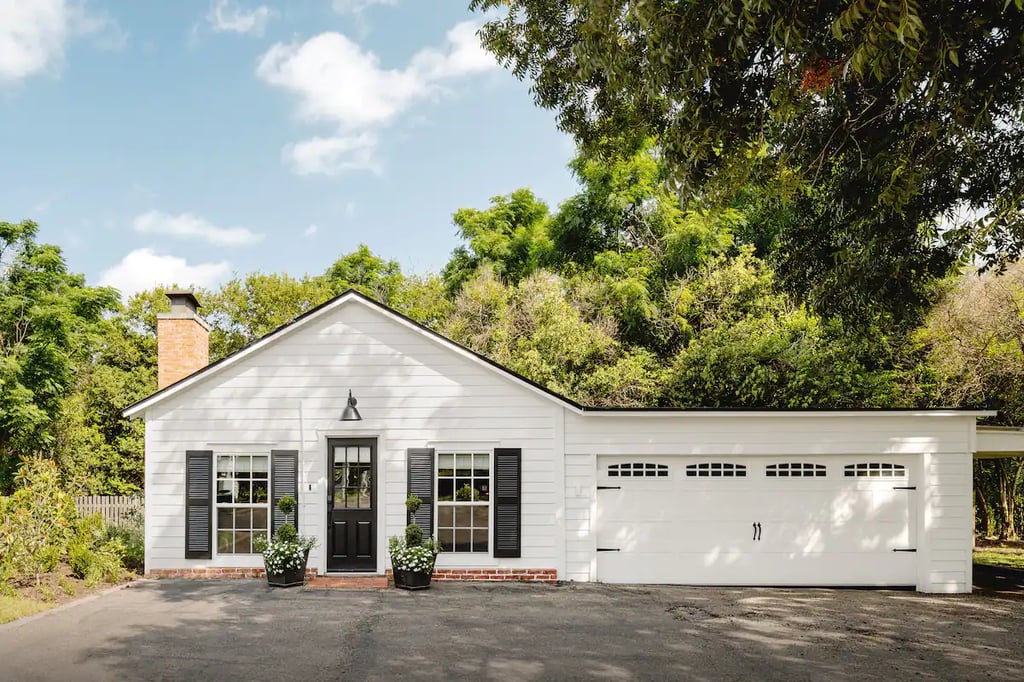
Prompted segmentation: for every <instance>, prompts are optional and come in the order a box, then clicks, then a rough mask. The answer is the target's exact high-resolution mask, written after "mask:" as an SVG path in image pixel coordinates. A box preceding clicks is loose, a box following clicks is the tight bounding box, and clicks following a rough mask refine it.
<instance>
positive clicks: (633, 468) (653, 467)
mask: <svg viewBox="0 0 1024 682" xmlns="http://www.w3.org/2000/svg"><path fill="white" fill-rule="evenodd" d="M608 476H609V477H610V478H668V465H667V464H653V463H651V462H626V463H624V464H609V465H608Z"/></svg>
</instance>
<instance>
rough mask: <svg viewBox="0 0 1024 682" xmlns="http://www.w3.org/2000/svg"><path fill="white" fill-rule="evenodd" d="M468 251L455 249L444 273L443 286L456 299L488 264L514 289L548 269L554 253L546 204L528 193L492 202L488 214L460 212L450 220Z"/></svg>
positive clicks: (521, 192) (496, 198)
mask: <svg viewBox="0 0 1024 682" xmlns="http://www.w3.org/2000/svg"><path fill="white" fill-rule="evenodd" d="M452 220H453V222H454V223H455V225H456V226H457V227H458V228H459V236H460V237H461V238H462V239H464V240H465V241H466V245H465V246H460V247H458V248H457V249H455V252H454V253H453V254H452V258H451V260H450V261H449V262H448V265H446V266H445V268H444V273H443V277H444V282H445V286H446V287H447V289H448V293H449V294H450V295H453V296H454V295H455V294H456V293H457V292H458V290H459V289H460V288H461V287H462V285H463V283H464V282H465V281H466V280H468V279H469V278H470V277H472V276H473V274H474V273H475V272H476V271H477V269H478V268H480V266H481V265H484V264H487V265H488V266H489V267H491V268H492V269H493V271H494V273H495V274H496V275H497V276H499V277H501V278H502V279H505V280H506V281H508V282H511V283H513V284H515V283H516V282H519V281H520V280H521V279H523V278H524V277H527V276H528V275H530V274H531V273H533V272H535V271H536V270H537V269H538V268H540V267H542V266H544V265H545V264H546V263H547V261H548V259H549V257H550V253H551V240H550V237H549V236H548V230H547V223H548V221H549V220H550V213H549V211H548V207H547V204H545V203H544V202H543V201H541V200H540V199H538V198H537V197H535V196H534V194H533V192H531V191H530V190H528V189H519V190H516V191H515V192H512V193H511V194H509V195H507V196H500V197H494V198H493V199H491V205H490V207H489V208H486V209H484V210H478V209H475V208H462V209H459V210H458V211H456V212H455V215H454V216H453V218H452Z"/></svg>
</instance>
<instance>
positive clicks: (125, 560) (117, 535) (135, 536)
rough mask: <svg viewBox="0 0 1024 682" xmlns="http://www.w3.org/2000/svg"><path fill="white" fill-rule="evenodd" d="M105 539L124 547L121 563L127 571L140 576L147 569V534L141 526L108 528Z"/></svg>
mask: <svg viewBox="0 0 1024 682" xmlns="http://www.w3.org/2000/svg"><path fill="white" fill-rule="evenodd" d="M105 539H106V540H108V541H110V540H116V541H118V542H120V543H121V545H122V547H124V554H123V556H122V557H121V563H122V564H124V567H125V568H126V569H128V570H129V571H133V572H135V573H139V574H141V573H142V572H143V571H144V570H145V569H146V534H145V531H144V530H143V528H142V526H141V525H127V526H108V527H107V529H106V534H105Z"/></svg>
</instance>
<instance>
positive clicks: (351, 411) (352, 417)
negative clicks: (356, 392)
mask: <svg viewBox="0 0 1024 682" xmlns="http://www.w3.org/2000/svg"><path fill="white" fill-rule="evenodd" d="M362 419H363V418H362V416H361V415H360V414H359V410H357V409H356V399H355V398H353V397H352V389H351V388H350V389H349V390H348V405H346V406H345V410H344V411H343V412H342V413H341V421H343V422H358V421H362Z"/></svg>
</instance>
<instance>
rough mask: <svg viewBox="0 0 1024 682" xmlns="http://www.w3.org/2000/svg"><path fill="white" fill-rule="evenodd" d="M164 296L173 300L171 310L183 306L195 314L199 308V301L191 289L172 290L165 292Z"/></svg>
mask: <svg viewBox="0 0 1024 682" xmlns="http://www.w3.org/2000/svg"><path fill="white" fill-rule="evenodd" d="M164 295H165V296H167V298H169V299H171V310H172V311H173V310H174V309H175V308H176V307H178V306H183V307H185V308H186V309H187V310H189V311H191V312H195V311H196V310H197V309H198V308H199V307H200V306H199V299H197V298H196V295H195V293H194V292H193V291H192V290H191V289H171V290H170V291H165V292H164Z"/></svg>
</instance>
